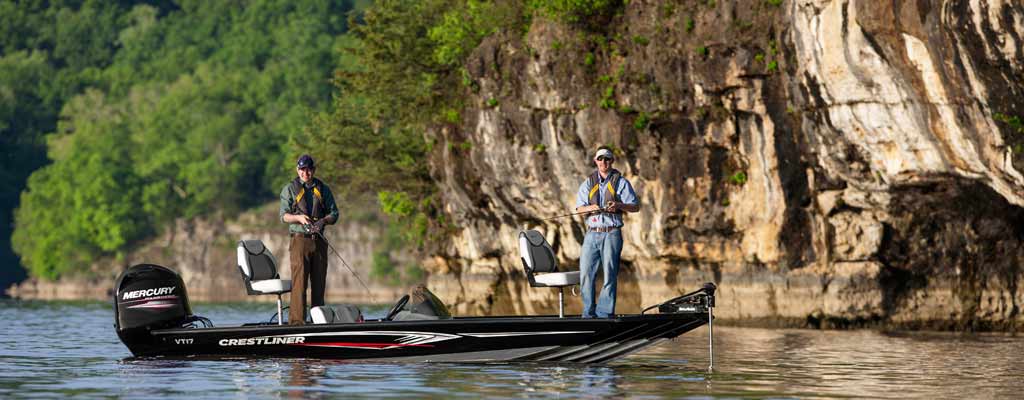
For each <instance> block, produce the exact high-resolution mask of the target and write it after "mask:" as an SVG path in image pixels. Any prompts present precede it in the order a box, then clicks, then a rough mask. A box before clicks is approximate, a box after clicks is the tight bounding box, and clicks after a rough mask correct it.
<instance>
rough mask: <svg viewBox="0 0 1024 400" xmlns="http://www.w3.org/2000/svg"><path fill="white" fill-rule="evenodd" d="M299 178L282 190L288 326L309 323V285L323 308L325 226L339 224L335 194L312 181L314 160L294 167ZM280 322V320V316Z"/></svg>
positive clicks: (307, 158) (313, 301) (303, 160)
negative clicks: (287, 258) (288, 278)
mask: <svg viewBox="0 0 1024 400" xmlns="http://www.w3.org/2000/svg"><path fill="white" fill-rule="evenodd" d="M295 171H296V172H297V173H298V175H299V176H298V177H297V178H295V179H294V180H292V182H291V183H289V184H287V185H285V187H284V189H281V211H280V216H281V221H282V222H284V223H287V224H289V225H288V232H289V233H290V234H291V245H290V247H289V248H288V252H289V253H290V256H291V267H292V294H291V302H290V303H289V305H288V307H289V310H288V324H290V325H302V324H304V323H305V322H306V286H307V285H306V283H307V282H309V286H312V290H311V291H312V299H311V302H310V304H312V306H313V307H316V306H322V305H324V294H325V293H324V292H325V291H326V289H327V241H326V240H325V239H324V237H323V230H324V226H325V225H329V224H333V223H335V222H337V221H338V206H337V205H336V204H335V203H334V194H332V193H331V189H330V188H328V187H327V185H326V184H324V183H323V182H322V181H321V180H319V179H316V178H314V177H313V174H314V173H315V172H316V165H315V164H314V162H313V157H310V156H309V155H308V154H303V155H302V156H301V157H299V161H298V163H297V165H296V166H295ZM278 318H280V316H278Z"/></svg>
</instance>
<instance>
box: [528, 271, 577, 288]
mask: <svg viewBox="0 0 1024 400" xmlns="http://www.w3.org/2000/svg"><path fill="white" fill-rule="evenodd" d="M533 280H534V281H536V282H537V283H538V284H541V285H544V286H549V287H558V286H573V285H579V284H580V271H573V272H552V273H548V274H537V275H534V276H533Z"/></svg>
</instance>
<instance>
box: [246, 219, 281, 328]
mask: <svg viewBox="0 0 1024 400" xmlns="http://www.w3.org/2000/svg"><path fill="white" fill-rule="evenodd" d="M238 270H239V271H240V272H241V273H242V280H243V281H244V282H245V290H246V292H247V293H248V294H249V295H250V296H253V295H264V294H274V295H277V323H278V324H279V325H282V324H284V322H283V321H282V318H283V315H282V314H281V312H282V310H283V309H282V306H281V295H282V294H284V293H288V292H291V291H292V281H291V280H288V279H281V277H280V276H279V275H278V273H277V259H276V258H274V255H273V254H271V253H270V249H268V248H267V246H266V245H264V244H263V242H262V241H260V240H256V239H253V240H242V241H240V242H238Z"/></svg>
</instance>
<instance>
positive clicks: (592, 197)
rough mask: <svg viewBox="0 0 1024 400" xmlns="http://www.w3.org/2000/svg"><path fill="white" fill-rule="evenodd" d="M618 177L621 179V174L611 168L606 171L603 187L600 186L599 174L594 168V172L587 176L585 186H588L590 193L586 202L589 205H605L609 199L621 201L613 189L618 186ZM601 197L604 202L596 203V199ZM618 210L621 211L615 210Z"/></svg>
mask: <svg viewBox="0 0 1024 400" xmlns="http://www.w3.org/2000/svg"><path fill="white" fill-rule="evenodd" d="M620 179H622V174H620V173H619V170H617V169H612V170H611V171H609V172H608V179H606V180H605V185H604V187H601V174H600V172H598V171H597V170H594V173H593V174H590V178H587V187H589V188H590V194H589V195H588V202H589V203H590V205H594V206H598V207H604V206H605V205H607V203H608V201H609V200H614V201H615V202H616V203H621V202H622V199H621V198H620V197H619V194H618V193H616V191H615V189H616V188H618V187H619V180H620ZM599 191H600V192H601V196H598V192H599ZM602 198H603V199H604V202H605V204H598V201H599V200H600V199H602ZM620 212H621V211H617V212H616V213H620Z"/></svg>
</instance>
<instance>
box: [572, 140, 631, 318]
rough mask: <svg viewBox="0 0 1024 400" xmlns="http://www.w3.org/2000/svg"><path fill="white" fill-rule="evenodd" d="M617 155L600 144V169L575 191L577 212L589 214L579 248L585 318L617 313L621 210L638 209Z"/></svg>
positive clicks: (608, 315)
mask: <svg viewBox="0 0 1024 400" xmlns="http://www.w3.org/2000/svg"><path fill="white" fill-rule="evenodd" d="M613 162H615V156H614V155H613V154H612V151H611V150H610V149H609V148H608V147H606V146H601V147H600V148H598V149H597V153H596V154H594V163H595V164H597V170H595V171H594V173H592V174H590V177H589V178H587V179H586V180H585V181H583V183H582V184H581V185H580V189H579V191H578V192H577V193H576V212H589V214H587V216H586V222H587V235H586V236H585V237H584V238H583V248H582V249H580V280H581V283H580V286H581V288H580V289H581V292H583V293H582V297H583V315H582V316H583V318H609V317H613V316H615V290H616V287H617V286H618V276H619V255H620V254H621V253H622V213H623V212H637V211H639V210H640V204H639V203H638V202H637V198H636V192H634V191H633V185H630V183H629V181H628V180H626V178H623V177H622V174H621V173H619V171H618V170H616V169H614V168H612V163H613ZM598 266H600V267H601V271H602V274H603V275H604V286H602V287H601V297H600V298H599V299H598V300H597V307H596V309H595V306H594V281H595V280H596V279H597V268H598Z"/></svg>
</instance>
